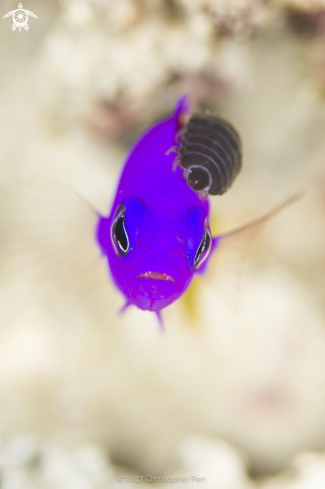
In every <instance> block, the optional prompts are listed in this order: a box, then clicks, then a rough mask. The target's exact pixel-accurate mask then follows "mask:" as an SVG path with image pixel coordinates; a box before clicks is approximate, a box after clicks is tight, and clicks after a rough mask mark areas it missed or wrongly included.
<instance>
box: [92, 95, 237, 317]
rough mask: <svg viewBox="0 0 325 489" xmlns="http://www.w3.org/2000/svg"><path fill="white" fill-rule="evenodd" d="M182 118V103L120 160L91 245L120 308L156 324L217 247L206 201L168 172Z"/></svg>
mask: <svg viewBox="0 0 325 489" xmlns="http://www.w3.org/2000/svg"><path fill="white" fill-rule="evenodd" d="M189 115H190V110H189V102H188V99H187V97H183V98H181V99H180V100H179V102H178V103H177V105H176V109H175V112H174V114H173V115H172V116H171V117H168V118H167V119H164V120H162V121H160V122H158V123H157V124H155V125H153V126H152V127H150V128H149V129H148V130H147V131H146V132H145V134H144V135H142V136H141V137H140V139H139V140H138V141H137V142H136V143H135V145H134V146H133V148H132V149H131V151H130V153H129V155H128V158H127V160H126V163H125V166H124V169H123V172H122V175H121V178H120V181H119V184H118V188H117V192H116V196H115V199H114V203H113V206H112V210H111V212H110V214H109V216H108V217H101V216H100V217H99V220H98V224H97V236H96V237H97V242H98V244H99V247H100V250H101V253H102V255H104V256H105V257H107V259H108V263H109V267H110V271H111V274H112V277H113V280H114V282H115V284H116V285H117V287H118V288H119V289H120V291H121V292H122V293H123V294H124V296H125V297H126V306H128V305H131V304H133V305H135V306H137V307H138V308H140V309H142V310H149V311H155V312H156V313H157V314H158V316H159V311H160V310H161V309H163V308H165V307H166V306H168V305H169V304H171V303H173V302H174V301H176V300H177V299H179V298H180V297H181V296H182V294H184V292H185V291H186V289H187V288H188V286H189V285H190V283H191V280H192V279H193V276H194V274H195V273H201V272H203V271H204V270H205V269H206V267H207V264H208V261H209V257H210V256H211V253H212V252H213V251H215V250H216V249H217V247H218V243H219V239H220V237H219V238H218V237H212V236H211V232H210V227H209V201H208V199H207V198H203V196H202V193H200V192H196V191H194V190H193V186H195V184H193V185H191V186H192V188H191V187H190V182H188V181H187V178H186V176H187V177H188V172H187V170H184V168H182V167H181V164H180V165H178V166H175V155H173V154H171V152H170V151H169V150H170V149H171V148H172V147H174V146H175V138H176V136H177V135H178V134H179V132H180V131H181V130H182V129H183V130H184V127H185V124H184V120H185V119H186V117H187V120H188V118H189ZM195 117H197V116H195ZM211 119H212V118H211ZM225 124H226V123H225ZM204 125H205V124H204ZM230 127H231V126H230ZM203 129H204V128H203ZM205 130H206V129H205ZM236 134H237V133H236ZM203 137H204V133H203ZM191 138H192V139H190V140H189V141H190V143H192V142H193V137H192V136H191ZM194 143H195V141H194ZM210 146H211V144H210ZM188 148H189V146H187V147H186V156H188V154H189V149H188ZM207 151H208V152H209V154H210V153H211V150H210V148H208V149H207V150H206V152H207ZM181 154H182V153H181V151H180V155H181ZM192 156H193V155H192V154H190V157H192ZM194 156H195V155H194ZM200 157H201V156H200ZM180 160H181V156H178V161H180ZM186 172H187V173H186ZM224 174H226V173H224ZM220 175H221V177H222V173H220ZM184 177H185V178H184ZM228 179H229V178H228ZM192 183H193V182H192ZM226 183H227V185H228V186H229V182H228V180H227V181H226ZM222 191H224V190H222ZM220 193H221V192H220ZM206 196H207V195H206Z"/></svg>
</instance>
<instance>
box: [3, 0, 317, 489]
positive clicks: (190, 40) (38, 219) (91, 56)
mask: <svg viewBox="0 0 325 489" xmlns="http://www.w3.org/2000/svg"><path fill="white" fill-rule="evenodd" d="M25 4H26V5H25ZM0 8H1V12H2V13H1V17H3V15H5V13H6V12H7V11H9V10H13V9H15V8H17V0H15V1H13V0H6V1H4V0H3V1H1V2H0ZM24 8H26V9H29V10H31V11H33V12H34V13H35V14H36V15H37V16H38V19H33V18H30V19H29V27H30V29H29V31H28V32H25V31H24V30H23V31H22V32H21V33H19V31H16V32H13V31H12V29H11V25H12V19H11V18H9V19H4V20H2V19H1V22H0V134H1V144H0V191H1V194H0V244H1V247H0V267H1V275H0V437H1V440H0V488H1V489H106V488H117V487H118V488H122V487H127V488H129V489H132V488H136V487H139V486H145V485H148V486H149V485H150V486H153V485H154V484H153V483H145V482H144V481H142V482H141V483H136V482H125V480H126V477H127V476H137V475H142V476H146V475H152V476H159V475H160V476H166V477H177V476H179V477H191V476H196V477H198V478H205V481H202V482H194V481H193V482H188V483H183V482H178V483H175V484H173V487H197V486H200V487H204V488H206V489H279V488H284V489H307V488H308V489H318V488H324V487H325V283H324V277H325V137H324V135H325V1H321V0H291V1H290V0H269V1H266V0H265V1H262V0H118V1H117V0H61V1H58V0H57V1H55V0H43V1H39V0H28V5H27V0H25V1H24ZM185 92H188V93H189V94H190V95H191V99H192V102H193V105H194V107H195V108H196V109H197V110H201V111H203V110H205V109H208V110H210V111H211V112H212V113H217V114H219V115H221V116H223V117H226V118H227V119H229V120H230V121H232V122H233V124H234V125H235V127H237V128H238V130H239V132H240V134H241V136H242V140H243V145H244V163H243V169H242V172H241V174H240V175H239V177H238V179H237V180H236V181H235V183H234V185H233V188H231V190H229V192H228V193H227V194H226V195H224V196H222V197H216V198H214V199H212V224H213V228H214V229H215V230H218V231H219V232H222V231H227V230H230V229H232V228H235V227H236V226H240V225H242V224H244V223H246V222H248V221H250V220H252V219H254V218H256V217H259V216H260V215H261V214H263V213H264V212H267V211H269V210H270V209H272V208H273V207H274V206H275V205H277V204H279V203H281V202H282V201H284V200H285V199H286V198H288V197H290V196H291V195H293V194H294V193H296V192H297V191H298V192H300V191H302V192H304V196H303V197H302V198H301V199H300V200H299V201H298V202H297V203H295V204H294V205H292V206H291V207H289V208H287V209H286V210H285V211H283V212H282V213H281V214H279V215H278V216H276V217H275V218H274V219H273V220H271V221H269V222H268V223H267V224H266V225H265V226H264V227H263V229H262V230H261V232H260V233H258V234H256V236H254V238H253V240H252V242H251V246H250V247H249V249H248V250H246V251H245V253H244V255H245V260H244V261H243V262H242V267H241V272H239V270H238V271H237V270H235V271H234V274H235V283H233V280H234V277H233V274H232V270H231V269H232V265H234V263H235V258H234V261H232V258H231V255H229V257H230V259H228V265H227V266H221V265H220V267H219V266H218V265H217V264H216V265H215V266H214V267H212V271H211V273H210V276H209V277H207V278H206V279H205V278H203V279H198V280H194V282H193V284H192V286H191V288H190V290H189V291H188V292H187V293H186V294H185V296H184V298H182V300H180V301H179V302H178V303H176V304H173V305H172V306H170V307H168V308H167V309H166V311H164V313H163V316H164V321H165V329H166V331H165V333H164V334H160V333H159V330H158V326H157V320H156V318H155V316H154V315H153V314H151V313H144V312H141V311H138V310H135V309H132V308H130V309H128V310H127V311H126V312H125V314H124V315H122V316H119V315H118V314H117V311H118V310H119V308H120V307H121V306H122V305H123V298H122V297H121V295H120V294H119V293H118V291H117V290H115V288H114V287H113V285H112V283H111V280H110V278H109V275H108V273H107V269H106V265H105V263H103V262H102V261H101V262H100V261H99V260H97V261H96V259H95V261H91V259H92V258H91V257H92V256H93V254H94V253H95V254H96V251H97V250H96V249H95V247H94V245H93V243H92V239H91V233H92V227H91V225H89V222H88V220H87V219H86V217H87V216H84V215H83V212H82V211H81V208H80V206H79V204H78V199H75V198H74V197H73V195H74V192H76V193H77V194H78V195H80V196H82V198H84V199H85V200H86V201H87V202H89V203H90V204H91V205H92V206H93V207H94V208H96V209H98V210H99V211H100V212H102V213H107V212H108V209H109V206H110V203H111V201H112V198H113V196H114V191H115V188H116V183H117V180H118V177H119V174H120V171H121V168H122V165H123V161H124V158H125V156H126V153H127V151H128V149H129V147H130V145H131V144H132V143H133V141H134V140H135V138H136V137H137V136H138V135H139V134H141V132H142V131H143V130H144V129H145V128H146V127H147V126H148V125H149V124H151V123H153V122H154V121H156V120H158V119H159V118H161V117H164V116H165V115H167V114H168V113H170V112H171V111H172V110H173V107H174V105H175V101H176V100H177V97H179V96H180V95H181V94H183V93H185ZM59 182H62V183H63V186H61V183H59ZM67 189H70V190H71V192H70V190H67ZM77 204H78V205H77ZM71 230H73V232H75V234H73V233H72V234H71ZM71 235H72V238H71ZM88 253H90V255H88ZM88 256H89V257H90V258H89V259H88V258H87V257H88ZM229 257H228V258H229ZM83 265H87V266H83ZM79 269H80V270H79ZM119 474H120V475H121V476H122V477H123V478H124V482H118V481H117V476H118V475H119ZM157 486H158V487H161V488H162V489H167V487H171V482H159V483H157Z"/></svg>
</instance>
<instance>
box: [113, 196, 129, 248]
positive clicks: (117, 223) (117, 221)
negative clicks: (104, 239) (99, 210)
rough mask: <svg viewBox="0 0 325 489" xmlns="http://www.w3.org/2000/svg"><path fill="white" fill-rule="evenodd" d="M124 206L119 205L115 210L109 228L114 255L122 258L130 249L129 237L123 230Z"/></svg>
mask: <svg viewBox="0 0 325 489" xmlns="http://www.w3.org/2000/svg"><path fill="white" fill-rule="evenodd" d="M125 212H126V209H125V206H124V205H123V204H121V205H119V206H118V208H117V209H116V212H115V216H114V219H113V223H112V226H111V240H112V243H113V248H114V251H115V254H116V255H117V256H119V257H120V258H122V257H123V256H125V255H126V254H127V253H128V251H129V249H130V242H129V237H128V234H127V232H126V229H125Z"/></svg>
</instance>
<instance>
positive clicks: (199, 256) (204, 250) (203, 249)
mask: <svg viewBox="0 0 325 489" xmlns="http://www.w3.org/2000/svg"><path fill="white" fill-rule="evenodd" d="M211 245H212V237H211V231H210V229H209V224H208V222H207V221H206V222H205V227H204V231H203V237H202V240H201V243H200V245H199V247H198V249H197V252H196V255H195V258H194V265H193V266H194V270H197V269H198V268H199V267H200V266H201V265H202V263H204V262H205V260H206V259H207V258H208V256H209V254H210V251H211Z"/></svg>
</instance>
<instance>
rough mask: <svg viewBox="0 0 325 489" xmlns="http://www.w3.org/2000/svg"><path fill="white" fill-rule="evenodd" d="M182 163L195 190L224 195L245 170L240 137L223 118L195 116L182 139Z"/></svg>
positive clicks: (180, 154) (180, 157)
mask: <svg viewBox="0 0 325 489" xmlns="http://www.w3.org/2000/svg"><path fill="white" fill-rule="evenodd" d="M178 161H179V164H180V165H181V166H182V167H183V168H184V169H185V172H184V173H185V177H186V179H187V183H188V185H189V186H190V187H191V188H192V189H193V190H195V191H196V192H203V193H209V194H210V195H222V194H223V193H224V192H226V191H227V190H228V188H229V187H230V186H231V184H232V183H233V181H234V179H235V178H236V176H237V175H238V173H239V170H240V168H241V164H242V145H241V140H240V137H239V135H238V133H237V131H236V130H235V129H234V127H233V126H232V125H231V124H229V122H226V121H225V120H223V119H220V118H218V117H211V116H205V115H193V116H192V117H191V118H190V120H189V122H188V124H187V126H186V127H185V130H184V133H183V136H182V139H181V145H180V150H179V160H178Z"/></svg>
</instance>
